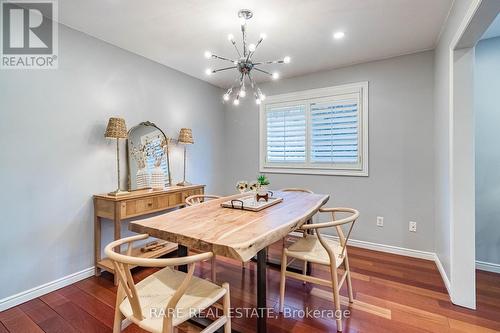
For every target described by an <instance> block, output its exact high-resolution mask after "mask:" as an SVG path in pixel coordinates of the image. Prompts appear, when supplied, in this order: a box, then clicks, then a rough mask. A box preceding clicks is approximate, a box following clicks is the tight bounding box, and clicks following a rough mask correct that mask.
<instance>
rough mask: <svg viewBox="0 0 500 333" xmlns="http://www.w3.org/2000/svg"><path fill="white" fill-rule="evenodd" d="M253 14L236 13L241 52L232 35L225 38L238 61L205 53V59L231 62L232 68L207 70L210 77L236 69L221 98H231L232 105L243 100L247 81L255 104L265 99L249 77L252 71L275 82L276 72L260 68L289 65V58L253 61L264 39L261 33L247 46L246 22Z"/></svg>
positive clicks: (246, 11)
mask: <svg viewBox="0 0 500 333" xmlns="http://www.w3.org/2000/svg"><path fill="white" fill-rule="evenodd" d="M252 16H253V13H252V11H250V10H248V9H241V10H240V11H239V12H238V17H239V18H240V24H241V34H242V37H243V38H242V40H243V52H240V50H239V49H238V46H237V45H236V42H235V40H234V36H233V35H232V34H229V35H228V36H227V39H228V40H229V41H230V42H231V44H233V46H234V49H235V50H236V53H237V55H238V59H230V58H226V57H221V56H218V55H216V54H213V53H212V52H210V51H205V58H207V59H218V60H224V61H228V62H231V63H232V64H233V66H230V67H224V68H219V69H211V68H208V69H207V70H206V71H205V73H206V74H207V75H212V74H215V73H218V72H222V71H226V70H230V69H236V70H237V71H238V77H237V78H236V80H235V83H234V84H233V86H231V88H229V89H228V90H227V91H226V93H225V94H224V95H223V96H222V97H223V99H224V101H229V100H230V99H231V98H234V99H233V104H234V105H238V104H240V98H244V97H245V96H246V95H247V90H246V88H247V87H246V81H248V84H250V87H251V88H252V90H253V95H254V97H255V103H257V104H260V103H261V102H262V101H263V100H264V99H265V98H266V95H264V94H263V93H262V91H261V90H260V88H259V87H258V86H257V84H256V83H255V81H254V79H253V76H252V75H251V73H252V70H255V71H257V72H260V73H263V74H265V75H268V76H270V77H271V78H273V79H274V80H277V79H278V78H279V74H278V73H277V72H273V73H270V72H268V71H266V70H264V69H262V68H260V66H261V65H270V64H288V63H290V57H288V56H287V57H284V58H283V59H280V60H274V61H260V62H259V61H255V62H254V61H253V60H252V58H253V55H254V54H255V50H256V49H257V48H258V47H259V45H260V44H261V43H262V41H263V40H264V39H266V34H264V33H261V34H260V37H259V40H258V41H257V43H256V44H247V34H246V26H247V21H248V20H249V19H250V18H252Z"/></svg>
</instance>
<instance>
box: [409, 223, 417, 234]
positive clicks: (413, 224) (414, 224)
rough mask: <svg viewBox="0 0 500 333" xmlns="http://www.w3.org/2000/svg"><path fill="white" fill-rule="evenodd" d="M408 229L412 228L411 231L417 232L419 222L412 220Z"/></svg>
mask: <svg viewBox="0 0 500 333" xmlns="http://www.w3.org/2000/svg"><path fill="white" fill-rule="evenodd" d="M408 230H410V231H411V232H417V222H414V221H410V224H409V226H408Z"/></svg>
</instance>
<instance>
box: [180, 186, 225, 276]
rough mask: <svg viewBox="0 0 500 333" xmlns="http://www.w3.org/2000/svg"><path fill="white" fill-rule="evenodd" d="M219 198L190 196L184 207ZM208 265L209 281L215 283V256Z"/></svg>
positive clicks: (206, 195) (204, 195)
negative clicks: (209, 265) (209, 270)
mask: <svg viewBox="0 0 500 333" xmlns="http://www.w3.org/2000/svg"><path fill="white" fill-rule="evenodd" d="M219 198H220V196H218V195H210V194H195V195H191V196H189V197H187V198H186V201H185V202H186V206H195V205H199V204H201V203H203V202H205V201H208V200H213V199H219ZM210 264H211V275H212V276H211V279H212V282H216V279H217V265H216V258H215V254H214V256H213V257H212V259H211V260H210Z"/></svg>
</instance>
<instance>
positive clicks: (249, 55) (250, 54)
mask: <svg viewBox="0 0 500 333" xmlns="http://www.w3.org/2000/svg"><path fill="white" fill-rule="evenodd" d="M263 40H264V38H262V37H261V38H259V40H258V41H257V45H255V50H253V52H248V57H247V61H248V60H250V59H252V56H253V55H254V53H255V51H257V48H258V47H259V45H260V43H262V41H263Z"/></svg>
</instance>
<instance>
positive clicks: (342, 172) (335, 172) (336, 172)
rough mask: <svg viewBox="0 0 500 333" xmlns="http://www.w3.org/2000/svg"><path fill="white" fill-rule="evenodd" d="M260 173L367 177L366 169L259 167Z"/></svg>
mask: <svg viewBox="0 0 500 333" xmlns="http://www.w3.org/2000/svg"><path fill="white" fill-rule="evenodd" d="M260 172H261V173H282V174H296V175H320V176H349V177H368V170H367V169H366V170H348V169H320V168H284V167H266V166H264V167H262V166H261V167H260Z"/></svg>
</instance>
